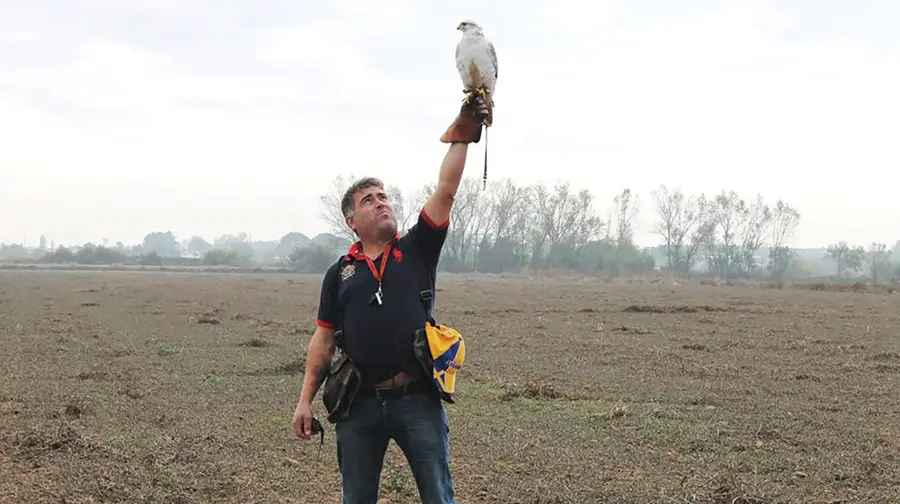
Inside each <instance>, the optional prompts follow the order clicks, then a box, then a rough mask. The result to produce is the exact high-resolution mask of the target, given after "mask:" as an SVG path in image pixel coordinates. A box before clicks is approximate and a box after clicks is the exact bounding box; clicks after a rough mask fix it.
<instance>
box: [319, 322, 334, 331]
mask: <svg viewBox="0 0 900 504" xmlns="http://www.w3.org/2000/svg"><path fill="white" fill-rule="evenodd" d="M316 325H317V326H319V327H324V328H325V329H334V324H332V323H330V322H325V321H324V320H316Z"/></svg>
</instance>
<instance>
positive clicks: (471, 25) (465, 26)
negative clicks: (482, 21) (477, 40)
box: [456, 21, 481, 33]
mask: <svg viewBox="0 0 900 504" xmlns="http://www.w3.org/2000/svg"><path fill="white" fill-rule="evenodd" d="M456 29H457V30H459V31H461V32H463V33H470V32H481V27H480V26H478V23H476V22H475V21H463V22H462V23H459V26H457V27H456Z"/></svg>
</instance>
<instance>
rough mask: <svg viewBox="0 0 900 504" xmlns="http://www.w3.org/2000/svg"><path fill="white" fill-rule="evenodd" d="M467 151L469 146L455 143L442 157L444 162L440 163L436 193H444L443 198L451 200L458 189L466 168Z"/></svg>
mask: <svg viewBox="0 0 900 504" xmlns="http://www.w3.org/2000/svg"><path fill="white" fill-rule="evenodd" d="M468 151H469V144H465V143H455V144H451V145H450V149H448V150H447V154H446V155H445V156H444V162H443V163H441V171H440V173H439V174H438V184H437V190H438V192H441V193H444V195H445V196H447V197H450V198H452V197H453V196H455V195H456V191H457V189H459V183H460V181H461V180H462V176H463V170H465V168H466V155H467V154H468Z"/></svg>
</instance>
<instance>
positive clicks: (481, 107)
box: [441, 94, 490, 143]
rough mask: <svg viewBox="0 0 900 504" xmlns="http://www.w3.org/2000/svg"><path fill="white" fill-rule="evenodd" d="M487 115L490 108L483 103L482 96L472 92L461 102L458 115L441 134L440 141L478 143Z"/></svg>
mask: <svg viewBox="0 0 900 504" xmlns="http://www.w3.org/2000/svg"><path fill="white" fill-rule="evenodd" d="M489 116H490V109H488V107H487V106H486V105H485V102H484V97H482V96H481V95H479V94H474V96H472V97H471V98H470V99H469V101H466V102H463V104H462V107H460V109H459V115H457V116H456V119H454V120H453V124H451V125H450V127H449V128H447V131H445V132H444V134H443V135H442V136H441V142H443V143H478V141H479V140H481V127H482V126H483V125H484V122H485V118H487V117H489Z"/></svg>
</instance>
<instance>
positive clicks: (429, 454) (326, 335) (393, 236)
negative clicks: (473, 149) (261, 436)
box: [293, 97, 487, 504]
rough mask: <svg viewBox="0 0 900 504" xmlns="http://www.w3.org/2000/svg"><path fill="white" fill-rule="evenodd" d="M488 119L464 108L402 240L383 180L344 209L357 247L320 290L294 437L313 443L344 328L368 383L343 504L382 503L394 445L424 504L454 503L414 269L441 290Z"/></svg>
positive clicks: (348, 432) (351, 435)
mask: <svg viewBox="0 0 900 504" xmlns="http://www.w3.org/2000/svg"><path fill="white" fill-rule="evenodd" d="M486 113H487V109H486V107H485V106H484V102H483V100H482V99H481V98H480V97H478V98H476V99H473V101H472V103H471V104H463V106H462V108H461V109H460V113H459V115H457V117H456V119H455V120H454V121H453V123H452V124H451V126H450V127H449V128H448V129H447V131H446V132H445V133H444V135H443V136H442V137H441V141H442V142H444V143H449V144H451V145H450V148H449V150H448V152H447V154H446V156H445V157H444V161H443V163H442V165H441V169H440V173H439V175H438V183H437V186H436V189H435V191H434V194H432V195H431V197H430V198H429V199H428V201H427V202H426V203H425V205H424V207H423V208H422V209H421V212H420V213H419V217H418V222H416V224H415V225H414V226H413V227H412V228H411V229H410V230H409V232H408V233H407V234H406V235H405V236H403V237H402V238H401V237H400V236H399V233H398V229H397V218H396V216H395V215H394V210H393V207H392V206H391V202H390V201H389V200H388V198H387V194H386V192H385V190H384V185H383V184H382V183H381V181H380V180H378V179H374V178H364V179H362V180H359V181H357V182H356V183H354V184H353V185H352V186H351V187H350V188H349V189H348V190H347V192H346V194H345V195H344V198H343V200H342V201H341V210H342V211H343V214H344V217H345V219H346V223H347V225H348V226H349V227H350V228H351V229H353V231H354V232H355V233H356V235H357V236H359V241H358V242H356V243H354V244H353V245H352V246H351V247H350V250H349V251H348V254H347V256H346V257H345V258H341V259H340V260H338V261H337V262H336V263H335V264H334V265H332V266H331V268H330V269H329V270H328V272H327V273H326V274H325V278H324V280H323V282H322V291H321V297H320V301H319V310H318V321H317V323H316V325H317V327H316V332H315V334H314V335H313V337H312V339H311V341H310V343H309V349H308V351H307V361H306V362H307V365H306V375H305V378H304V381H303V388H302V391H301V393H300V399H299V401H298V403H297V407H296V410H295V411H294V417H293V429H294V432H295V433H296V434H297V435H298V436H299V437H301V438H304V439H308V438H309V437H310V436H311V435H312V429H311V425H312V418H313V413H312V406H311V405H312V400H313V398H314V397H315V395H316V393H317V392H318V390H319V387H320V386H321V384H322V383H323V381H324V379H325V377H326V376H327V374H328V371H329V368H330V364H331V360H332V357H333V355H334V349H335V329H336V328H337V327H339V328H340V329H341V331H342V341H343V348H344V349H345V351H346V352H347V354H348V355H349V356H350V358H351V359H352V360H353V362H354V364H355V365H356V366H357V369H358V370H359V371H360V374H361V379H362V384H361V389H360V391H359V393H358V394H357V396H356V398H355V400H354V402H353V404H352V405H351V408H350V411H349V415H348V417H347V418H346V419H344V420H339V421H338V422H337V424H336V425H335V432H336V437H337V456H338V465H339V467H340V470H341V475H342V478H343V502H344V504H375V502H376V501H377V500H378V490H379V485H380V479H381V469H382V464H383V461H384V455H385V451H386V449H387V446H388V442H389V441H390V440H391V439H393V440H395V442H396V443H397V445H398V446H399V447H400V449H401V450H403V453H404V454H405V456H406V459H407V461H408V462H409V464H410V467H411V469H412V472H413V475H414V477H415V480H416V485H417V487H418V489H419V496H420V498H421V500H422V502H423V503H424V504H451V503H455V502H456V500H455V498H454V493H453V483H452V478H451V475H450V467H449V441H448V434H449V426H448V424H447V417H446V414H445V412H444V408H443V405H442V404H441V400H440V397H439V396H438V394H437V390H436V389H435V387H434V384H433V382H432V380H431V377H430V376H426V375H425V373H424V372H423V370H422V368H421V366H420V365H419V363H418V361H417V360H416V357H415V355H414V353H413V343H412V338H413V333H414V331H415V330H416V329H418V328H421V327H424V325H425V320H426V317H427V314H426V311H425V307H424V306H423V305H422V302H421V299H420V297H419V296H420V294H419V293H420V288H419V282H418V281H417V279H418V278H419V277H418V276H417V273H416V270H415V268H416V267H424V268H427V270H428V272H429V274H430V275H431V278H432V284H433V283H434V279H435V276H436V270H437V263H438V258H439V257H440V253H441V248H442V247H443V244H444V240H445V239H446V236H447V227H448V226H449V223H450V210H451V208H452V206H453V199H454V197H455V195H456V191H457V189H458V187H459V183H460V180H461V179H462V174H463V169H464V167H465V162H466V154H467V151H468V144H469V143H472V142H476V143H477V142H478V140H479V139H480V137H481V126H482V121H483V118H484V116H485V114H486Z"/></svg>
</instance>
